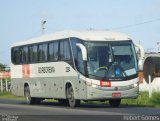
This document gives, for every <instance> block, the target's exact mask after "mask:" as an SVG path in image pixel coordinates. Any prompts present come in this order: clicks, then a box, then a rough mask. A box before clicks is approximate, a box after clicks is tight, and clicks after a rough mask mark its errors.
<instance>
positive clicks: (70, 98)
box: [67, 86, 80, 107]
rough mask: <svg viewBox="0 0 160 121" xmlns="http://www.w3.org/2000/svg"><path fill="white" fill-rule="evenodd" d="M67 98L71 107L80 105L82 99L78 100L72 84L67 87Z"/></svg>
mask: <svg viewBox="0 0 160 121" xmlns="http://www.w3.org/2000/svg"><path fill="white" fill-rule="evenodd" d="M67 98H68V103H69V106H70V107H77V106H79V105H80V100H77V99H75V97H74V90H73V87H72V86H69V87H68V88H67Z"/></svg>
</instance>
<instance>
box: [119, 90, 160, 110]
mask: <svg viewBox="0 0 160 121" xmlns="http://www.w3.org/2000/svg"><path fill="white" fill-rule="evenodd" d="M122 104H126V105H136V106H147V107H148V106H150V107H160V93H158V92H154V93H153V94H152V97H151V98H149V94H148V92H140V93H139V96H138V98H137V99H123V100H122Z"/></svg>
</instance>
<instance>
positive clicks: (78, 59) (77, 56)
mask: <svg viewBox="0 0 160 121" xmlns="http://www.w3.org/2000/svg"><path fill="white" fill-rule="evenodd" d="M71 43H72V50H73V58H74V62H75V67H76V69H77V70H78V71H79V72H80V73H82V74H84V73H85V72H84V64H83V60H82V53H81V50H80V49H79V48H78V47H77V46H76V43H81V41H80V40H79V39H78V38H71Z"/></svg>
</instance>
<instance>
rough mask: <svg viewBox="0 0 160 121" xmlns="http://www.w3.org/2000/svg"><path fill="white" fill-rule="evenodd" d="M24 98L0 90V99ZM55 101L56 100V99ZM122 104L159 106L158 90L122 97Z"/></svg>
mask: <svg viewBox="0 0 160 121" xmlns="http://www.w3.org/2000/svg"><path fill="white" fill-rule="evenodd" d="M1 98H7V99H24V97H17V96H14V95H12V94H11V93H10V92H0V99H1ZM47 101H49V102H52V101H53V102H55V100H53V99H50V100H47ZM56 102H57V101H56ZM82 103H83V104H84V103H88V104H108V101H104V102H100V101H88V102H83V101H82ZM121 104H122V105H131V106H143V107H144V106H145V107H160V92H159V93H158V92H154V93H153V94H152V97H151V98H149V94H148V92H140V93H139V96H138V98H137V99H122V102H121Z"/></svg>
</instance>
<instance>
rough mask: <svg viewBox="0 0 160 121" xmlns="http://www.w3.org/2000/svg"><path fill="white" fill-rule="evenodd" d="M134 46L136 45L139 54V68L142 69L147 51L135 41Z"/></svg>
mask: <svg viewBox="0 0 160 121" xmlns="http://www.w3.org/2000/svg"><path fill="white" fill-rule="evenodd" d="M134 46H135V50H136V54H137V57H138V68H139V71H142V70H143V60H144V56H145V52H144V49H143V47H142V46H141V45H140V44H135V43H134Z"/></svg>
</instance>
